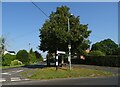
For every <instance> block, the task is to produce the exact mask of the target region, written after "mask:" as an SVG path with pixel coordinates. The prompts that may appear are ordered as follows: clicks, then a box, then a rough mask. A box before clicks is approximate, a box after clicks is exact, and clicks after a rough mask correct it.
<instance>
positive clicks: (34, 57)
mask: <svg viewBox="0 0 120 87" xmlns="http://www.w3.org/2000/svg"><path fill="white" fill-rule="evenodd" d="M29 59H30V64H33V63H35V62H36V61H37V60H36V56H35V54H34V53H33V54H29Z"/></svg>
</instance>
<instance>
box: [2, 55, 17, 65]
mask: <svg viewBox="0 0 120 87" xmlns="http://www.w3.org/2000/svg"><path fill="white" fill-rule="evenodd" d="M15 59H16V56H15V55H11V54H8V53H7V54H5V55H4V56H3V57H2V65H3V66H9V65H10V64H11V61H13V60H15Z"/></svg>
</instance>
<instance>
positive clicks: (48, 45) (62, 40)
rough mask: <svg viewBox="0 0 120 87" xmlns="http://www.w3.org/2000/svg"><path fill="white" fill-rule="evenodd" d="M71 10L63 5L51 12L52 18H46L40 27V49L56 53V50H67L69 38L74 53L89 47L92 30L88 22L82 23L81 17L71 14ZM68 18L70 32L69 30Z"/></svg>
mask: <svg viewBox="0 0 120 87" xmlns="http://www.w3.org/2000/svg"><path fill="white" fill-rule="evenodd" d="M69 10H70V8H68V7H67V6H61V7H57V9H56V12H52V13H51V14H50V19H49V20H46V21H45V23H44V24H43V26H42V28H41V29H40V36H39V37H40V40H41V42H40V43H41V44H40V46H39V49H40V50H42V51H43V52H45V51H48V52H51V53H55V52H56V50H61V51H66V52H67V51H68V42H69V40H70V41H71V45H72V53H76V52H77V53H80V50H84V49H85V48H88V47H89V40H87V38H88V36H89V35H90V33H91V31H90V30H88V24H85V25H83V24H80V20H79V17H75V16H74V15H72V16H71V13H70V12H69ZM68 18H69V23H70V32H68Z"/></svg>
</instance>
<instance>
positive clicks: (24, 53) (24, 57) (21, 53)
mask: <svg viewBox="0 0 120 87" xmlns="http://www.w3.org/2000/svg"><path fill="white" fill-rule="evenodd" d="M16 58H17V59H18V60H19V61H21V62H22V63H23V64H25V65H28V64H29V62H30V59H29V55H28V53H27V51H26V50H20V51H19V52H18V53H17V55H16Z"/></svg>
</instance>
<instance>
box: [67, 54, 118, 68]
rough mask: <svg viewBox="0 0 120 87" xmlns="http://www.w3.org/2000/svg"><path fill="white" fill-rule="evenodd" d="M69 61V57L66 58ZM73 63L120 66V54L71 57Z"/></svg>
mask: <svg viewBox="0 0 120 87" xmlns="http://www.w3.org/2000/svg"><path fill="white" fill-rule="evenodd" d="M65 62H66V63H67V59H65ZM71 62H72V64H85V65H98V66H110V67H120V56H118V55H107V56H85V60H83V59H80V58H74V59H71Z"/></svg>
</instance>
